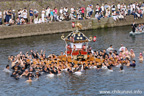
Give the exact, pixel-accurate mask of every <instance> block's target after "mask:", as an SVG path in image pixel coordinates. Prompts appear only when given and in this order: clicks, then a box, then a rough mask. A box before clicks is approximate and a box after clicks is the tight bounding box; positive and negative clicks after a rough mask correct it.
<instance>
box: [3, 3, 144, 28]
mask: <svg viewBox="0 0 144 96" xmlns="http://www.w3.org/2000/svg"><path fill="white" fill-rule="evenodd" d="M143 13H144V2H143V3H142V2H140V3H138V2H133V3H130V4H128V5H126V4H125V3H120V2H119V3H118V4H115V3H112V4H108V3H105V4H101V5H100V4H96V5H92V4H90V5H88V6H87V7H84V6H81V7H79V8H76V7H72V8H68V7H61V8H60V9H58V8H57V7H54V8H50V7H49V6H48V7H46V8H43V9H42V10H41V12H39V11H38V10H37V9H32V8H30V9H27V8H23V9H22V8H20V9H19V10H17V11H16V10H15V9H9V10H0V25H2V24H6V25H7V26H10V25H14V24H16V25H23V24H32V23H34V24H39V23H46V22H48V23H51V22H53V21H59V22H60V21H64V20H67V21H68V20H84V19H90V18H96V19H98V20H99V21H100V19H101V18H108V17H112V18H113V19H114V20H115V21H117V20H121V19H125V17H126V16H129V15H133V16H134V19H138V18H142V17H143Z"/></svg>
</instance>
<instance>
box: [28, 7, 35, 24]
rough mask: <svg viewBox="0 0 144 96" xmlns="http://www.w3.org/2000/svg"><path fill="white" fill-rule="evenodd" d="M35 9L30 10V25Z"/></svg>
mask: <svg viewBox="0 0 144 96" xmlns="http://www.w3.org/2000/svg"><path fill="white" fill-rule="evenodd" d="M33 14H34V13H33V9H32V8H31V9H30V10H29V17H30V24H31V23H32V22H33Z"/></svg>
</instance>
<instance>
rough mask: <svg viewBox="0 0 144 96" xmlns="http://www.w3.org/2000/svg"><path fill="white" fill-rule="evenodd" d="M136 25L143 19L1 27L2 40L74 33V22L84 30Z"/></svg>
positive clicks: (0, 35) (109, 19) (131, 18)
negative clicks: (134, 23) (79, 24)
mask: <svg viewBox="0 0 144 96" xmlns="http://www.w3.org/2000/svg"><path fill="white" fill-rule="evenodd" d="M133 21H135V22H136V23H144V18H143V19H136V20H134V18H133V16H129V17H126V20H121V21H114V20H113V18H103V19H101V21H100V22H98V20H97V19H89V20H81V21H62V22H53V23H43V24H28V25H13V26H5V25H2V26H0V39H6V38H16V37H24V36H34V35H44V34H54V33H62V32H69V31H73V30H74V28H72V22H75V23H76V22H80V23H81V24H82V25H83V28H82V30H88V29H97V28H106V27H116V26H126V25H131V24H132V23H133Z"/></svg>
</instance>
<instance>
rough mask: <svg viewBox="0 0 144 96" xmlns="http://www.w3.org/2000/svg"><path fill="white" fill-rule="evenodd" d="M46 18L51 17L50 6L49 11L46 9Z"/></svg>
mask: <svg viewBox="0 0 144 96" xmlns="http://www.w3.org/2000/svg"><path fill="white" fill-rule="evenodd" d="M46 16H47V17H50V8H49V6H48V7H47V9H46Z"/></svg>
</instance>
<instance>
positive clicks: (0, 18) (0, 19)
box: [0, 10, 2, 25]
mask: <svg viewBox="0 0 144 96" xmlns="http://www.w3.org/2000/svg"><path fill="white" fill-rule="evenodd" d="M0 25H2V11H1V10H0Z"/></svg>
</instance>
